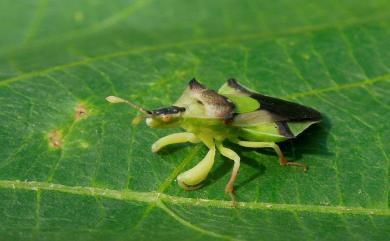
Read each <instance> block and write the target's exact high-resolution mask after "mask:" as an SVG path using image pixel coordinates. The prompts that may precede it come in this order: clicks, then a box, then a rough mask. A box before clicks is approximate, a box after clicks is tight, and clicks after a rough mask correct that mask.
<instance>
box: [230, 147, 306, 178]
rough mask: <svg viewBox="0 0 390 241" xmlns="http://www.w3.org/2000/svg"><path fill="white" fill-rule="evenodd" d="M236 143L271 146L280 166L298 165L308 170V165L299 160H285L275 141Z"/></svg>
mask: <svg viewBox="0 0 390 241" xmlns="http://www.w3.org/2000/svg"><path fill="white" fill-rule="evenodd" d="M235 143H236V144H238V145H240V146H244V147H254V148H263V147H270V148H273V149H274V150H275V152H276V154H278V156H279V160H280V165H281V166H299V167H303V171H304V172H306V171H307V170H308V167H307V165H306V164H303V163H299V162H290V161H287V160H286V158H284V155H283V153H282V151H281V150H280V148H279V146H278V145H277V144H276V143H275V142H254V141H236V142H235Z"/></svg>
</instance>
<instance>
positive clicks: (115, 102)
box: [106, 96, 152, 116]
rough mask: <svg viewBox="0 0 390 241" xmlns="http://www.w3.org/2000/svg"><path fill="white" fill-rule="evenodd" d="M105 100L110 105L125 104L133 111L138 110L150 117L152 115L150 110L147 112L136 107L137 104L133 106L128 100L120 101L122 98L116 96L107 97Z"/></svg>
mask: <svg viewBox="0 0 390 241" xmlns="http://www.w3.org/2000/svg"><path fill="white" fill-rule="evenodd" d="M106 100H107V101H108V102H110V103H113V104H117V103H125V104H128V105H130V106H131V107H133V108H134V109H136V110H138V111H141V112H142V113H144V114H145V115H147V116H150V115H152V112H151V111H150V110H147V109H144V108H142V107H141V106H139V105H137V104H134V103H132V102H130V101H128V100H125V99H122V98H119V97H117V96H108V97H106Z"/></svg>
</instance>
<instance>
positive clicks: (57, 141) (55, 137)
mask: <svg viewBox="0 0 390 241" xmlns="http://www.w3.org/2000/svg"><path fill="white" fill-rule="evenodd" d="M48 139H49V145H50V146H52V147H54V148H59V147H61V146H62V144H64V141H63V140H62V131H61V130H58V129H56V130H53V131H51V132H50V133H49V134H48Z"/></svg>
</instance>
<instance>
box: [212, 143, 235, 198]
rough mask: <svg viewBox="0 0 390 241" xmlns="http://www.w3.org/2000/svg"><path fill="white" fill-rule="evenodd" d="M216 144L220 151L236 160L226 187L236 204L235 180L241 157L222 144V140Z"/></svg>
mask: <svg viewBox="0 0 390 241" xmlns="http://www.w3.org/2000/svg"><path fill="white" fill-rule="evenodd" d="M216 145H217V148H218V150H219V152H220V153H221V154H222V155H223V156H225V157H227V158H229V159H231V160H233V161H234V166H233V171H232V174H231V176H230V179H229V182H228V184H227V185H226V188H225V192H227V193H229V194H230V197H231V198H232V201H233V205H234V203H235V201H236V199H235V196H234V181H235V180H236V177H237V173H238V169H239V168H240V157H239V156H238V154H237V153H236V152H234V151H233V150H232V149H229V148H226V147H224V146H223V145H222V142H217V143H216Z"/></svg>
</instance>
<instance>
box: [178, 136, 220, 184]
mask: <svg viewBox="0 0 390 241" xmlns="http://www.w3.org/2000/svg"><path fill="white" fill-rule="evenodd" d="M201 139H202V141H203V143H205V145H206V146H207V147H208V148H209V151H208V152H207V155H206V156H205V157H204V158H203V160H201V161H200V162H199V163H198V164H197V165H196V166H194V167H193V168H191V169H190V170H187V171H185V172H183V173H181V174H180V175H179V176H177V182H178V183H179V185H180V186H181V187H183V188H184V189H186V190H193V189H196V188H199V187H200V185H199V184H200V183H201V182H202V181H203V180H204V179H206V177H207V175H208V174H209V172H210V170H211V168H212V167H213V164H214V158H215V144H214V140H213V139H212V138H201Z"/></svg>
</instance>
